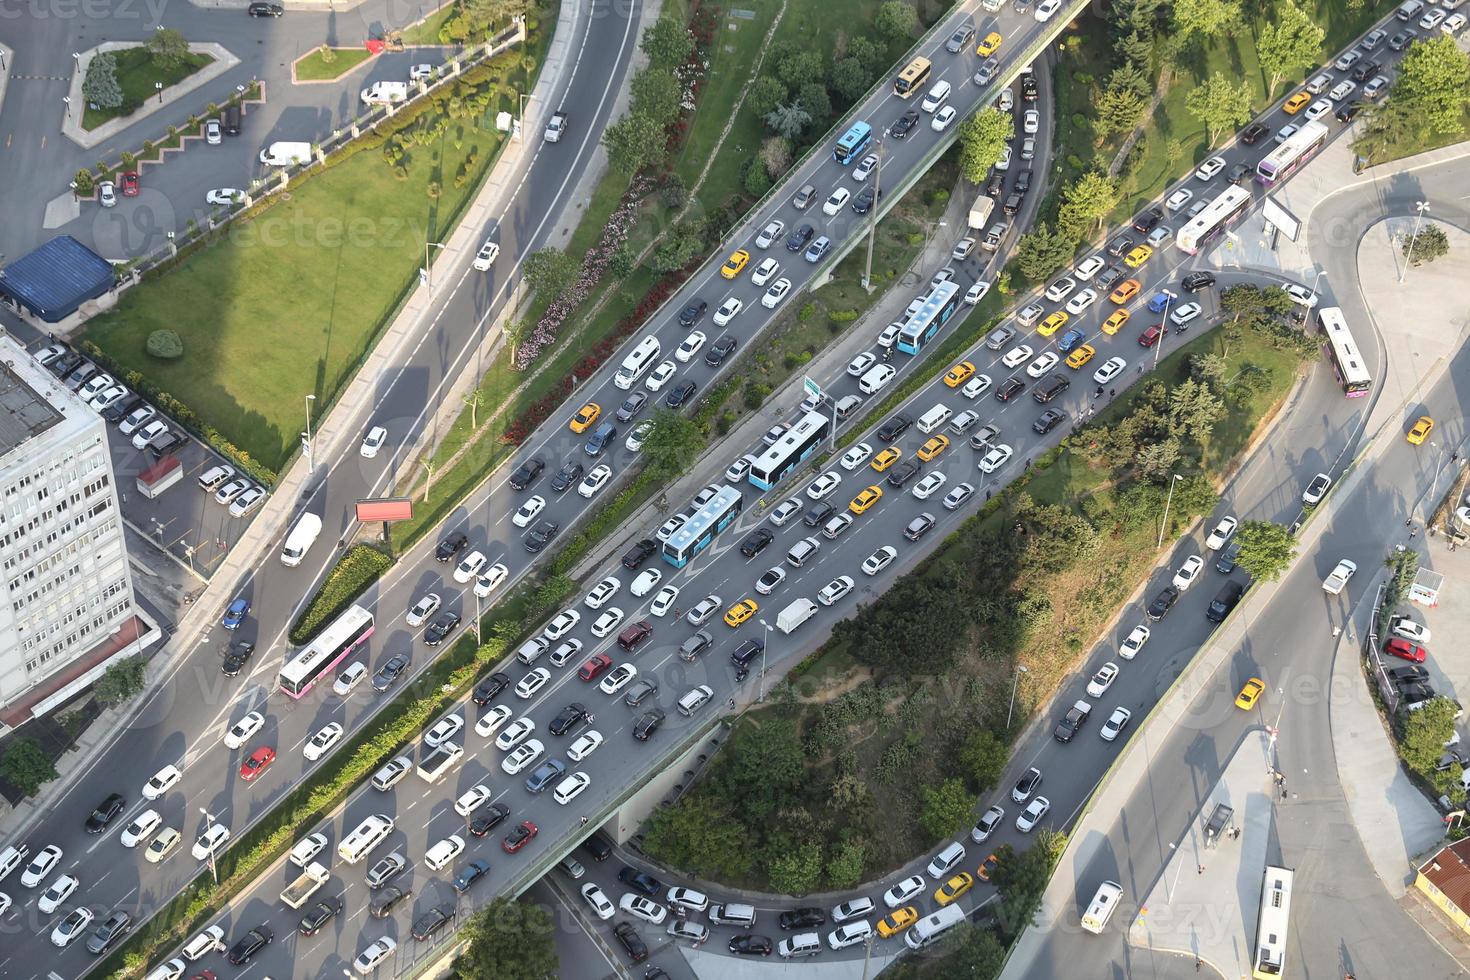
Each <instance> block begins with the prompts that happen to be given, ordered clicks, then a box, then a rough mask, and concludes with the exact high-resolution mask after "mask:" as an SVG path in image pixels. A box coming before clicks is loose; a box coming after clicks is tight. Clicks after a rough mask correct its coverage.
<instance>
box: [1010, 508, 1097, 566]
mask: <svg viewBox="0 0 1470 980" xmlns="http://www.w3.org/2000/svg"><path fill="white" fill-rule="evenodd" d="M1015 520H1016V523H1018V524H1020V525H1021V526H1022V527H1023V528H1025V530H1026V545H1025V550H1024V552H1023V557H1022V559H1021V564H1022V565H1023V566H1024V567H1025V568H1027V569H1029V570H1032V571H1037V572H1043V573H1050V574H1055V573H1058V572H1064V571H1066V570H1067V569H1069V568H1072V567H1073V566H1075V565H1077V564H1078V563H1080V562H1083V561H1085V560H1087V559H1088V558H1090V557H1091V556H1092V555H1094V554H1096V553H1097V548H1098V545H1099V543H1100V539H1099V536H1098V533H1097V528H1095V527H1093V526H1092V524H1091V523H1089V522H1088V520H1087V518H1085V517H1083V516H1082V515H1081V514H1077V513H1073V512H1072V511H1071V510H1068V509H1067V508H1066V507H1062V506H1060V505H1059V504H1038V503H1037V502H1036V501H1035V500H1034V499H1032V497H1031V495H1030V494H1028V493H1024V492H1023V493H1022V494H1021V495H1020V497H1019V499H1018V500H1017V502H1016V509H1015Z"/></svg>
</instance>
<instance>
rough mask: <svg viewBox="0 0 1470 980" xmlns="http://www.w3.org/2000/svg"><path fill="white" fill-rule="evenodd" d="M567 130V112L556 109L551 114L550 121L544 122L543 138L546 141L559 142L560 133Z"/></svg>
mask: <svg viewBox="0 0 1470 980" xmlns="http://www.w3.org/2000/svg"><path fill="white" fill-rule="evenodd" d="M566 131H567V114H566V113H565V112H562V111H561V110H560V109H558V110H557V111H556V112H553V113H552V114H551V122H549V123H547V124H546V133H545V137H544V138H545V140H546V142H548V143H560V142H561V137H562V134H563V133H565V132H566Z"/></svg>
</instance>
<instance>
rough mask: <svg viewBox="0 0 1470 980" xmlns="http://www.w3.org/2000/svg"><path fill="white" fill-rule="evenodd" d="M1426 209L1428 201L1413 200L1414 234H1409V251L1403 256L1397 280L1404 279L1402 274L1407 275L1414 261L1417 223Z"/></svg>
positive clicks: (1421, 220)
mask: <svg viewBox="0 0 1470 980" xmlns="http://www.w3.org/2000/svg"><path fill="white" fill-rule="evenodd" d="M1428 210H1429V202H1428V201H1417V202H1415V204H1414V211H1415V212H1416V215H1415V217H1414V234H1412V235H1410V236H1409V252H1408V254H1407V255H1405V256H1404V266H1403V268H1402V269H1400V270H1399V282H1403V281H1404V276H1406V275H1408V272H1409V266H1410V265H1412V264H1413V262H1414V243H1415V241H1417V240H1418V238H1419V225H1420V224H1421V223H1422V222H1423V221H1424V212H1425V211H1428Z"/></svg>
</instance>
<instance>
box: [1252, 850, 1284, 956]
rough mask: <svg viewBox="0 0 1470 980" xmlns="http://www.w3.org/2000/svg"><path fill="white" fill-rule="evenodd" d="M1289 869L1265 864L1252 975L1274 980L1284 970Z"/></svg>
mask: <svg viewBox="0 0 1470 980" xmlns="http://www.w3.org/2000/svg"><path fill="white" fill-rule="evenodd" d="M1291 877H1292V872H1291V869H1290V868H1278V867H1276V866H1275V865H1270V864H1268V865H1266V877H1265V880H1264V881H1263V882H1262V883H1261V913H1260V915H1259V916H1257V917H1256V956H1255V961H1254V963H1253V965H1252V969H1251V975H1252V976H1254V977H1255V978H1256V980H1277V978H1278V977H1280V976H1281V972H1282V970H1284V969H1285V968H1286V931H1287V929H1288V927H1289V925H1290V923H1289V921H1288V920H1289V919H1290V918H1291Z"/></svg>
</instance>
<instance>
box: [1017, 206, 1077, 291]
mask: <svg viewBox="0 0 1470 980" xmlns="http://www.w3.org/2000/svg"><path fill="white" fill-rule="evenodd" d="M1073 248H1074V243H1073V241H1072V239H1070V238H1068V237H1067V236H1066V235H1064V234H1062V233H1061V232H1060V231H1058V232H1056V233H1055V234H1053V233H1052V231H1051V229H1050V228H1049V227H1048V226H1047V224H1046V222H1045V221H1038V222H1036V230H1035V231H1033V232H1031V233H1030V234H1028V235H1022V236H1021V240H1020V241H1018V242H1017V243H1016V262H1017V264H1018V265H1019V267H1020V269H1021V275H1023V276H1025V277H1026V278H1027V279H1029V280H1031V281H1032V282H1041V281H1042V280H1043V279H1046V278H1047V277H1048V276H1050V275H1051V274H1052V273H1053V272H1056V271H1057V270H1058V269H1060V268H1061V267H1062V266H1063V265H1065V264H1066V263H1067V261H1068V260H1069V259H1071V257H1072V249H1073Z"/></svg>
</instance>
